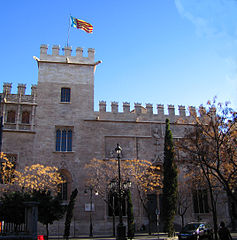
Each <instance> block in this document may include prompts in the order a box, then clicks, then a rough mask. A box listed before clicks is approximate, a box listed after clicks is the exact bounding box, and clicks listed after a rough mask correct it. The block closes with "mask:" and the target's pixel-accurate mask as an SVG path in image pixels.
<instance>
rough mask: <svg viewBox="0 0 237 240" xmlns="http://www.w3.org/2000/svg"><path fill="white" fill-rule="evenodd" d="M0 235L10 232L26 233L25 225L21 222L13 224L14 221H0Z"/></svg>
mask: <svg viewBox="0 0 237 240" xmlns="http://www.w3.org/2000/svg"><path fill="white" fill-rule="evenodd" d="M0 223H1V227H0V235H1V236H5V235H11V234H27V233H28V230H27V225H26V224H25V223H23V224H15V223H6V222H4V221H2V222H0Z"/></svg>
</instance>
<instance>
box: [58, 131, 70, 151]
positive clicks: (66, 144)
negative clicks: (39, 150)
mask: <svg viewBox="0 0 237 240" xmlns="http://www.w3.org/2000/svg"><path fill="white" fill-rule="evenodd" d="M71 151H72V130H71V129H70V128H65V129H64V128H60V129H57V130H56V152H71Z"/></svg>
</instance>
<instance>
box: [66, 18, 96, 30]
mask: <svg viewBox="0 0 237 240" xmlns="http://www.w3.org/2000/svg"><path fill="white" fill-rule="evenodd" d="M71 21H72V25H71V26H72V27H74V28H79V29H82V30H84V31H85V32H87V33H92V31H93V26H92V25H91V24H90V23H87V22H85V21H83V20H80V19H77V18H74V17H71Z"/></svg>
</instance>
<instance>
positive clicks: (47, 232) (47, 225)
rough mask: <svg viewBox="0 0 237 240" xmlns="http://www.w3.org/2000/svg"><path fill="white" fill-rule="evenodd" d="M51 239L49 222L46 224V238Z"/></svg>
mask: <svg viewBox="0 0 237 240" xmlns="http://www.w3.org/2000/svg"><path fill="white" fill-rule="evenodd" d="M48 239H49V224H48V223H47V224H46V240H48Z"/></svg>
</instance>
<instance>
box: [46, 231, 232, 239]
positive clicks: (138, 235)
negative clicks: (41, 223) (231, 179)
mask: <svg viewBox="0 0 237 240" xmlns="http://www.w3.org/2000/svg"><path fill="white" fill-rule="evenodd" d="M231 236H232V238H233V240H237V232H233V233H231ZM49 239H55V240H56V239H62V238H58V237H49ZM70 239H73V240H77V239H78V240H93V239H95V240H115V239H116V238H115V237H111V236H101V235H95V236H93V237H88V236H78V237H70ZM133 239H135V240H136V239H137V240H178V236H175V237H172V238H168V236H167V234H165V233H159V235H158V234H157V233H156V234H152V235H148V234H147V233H145V234H137V235H135V237H134V238H133Z"/></svg>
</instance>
